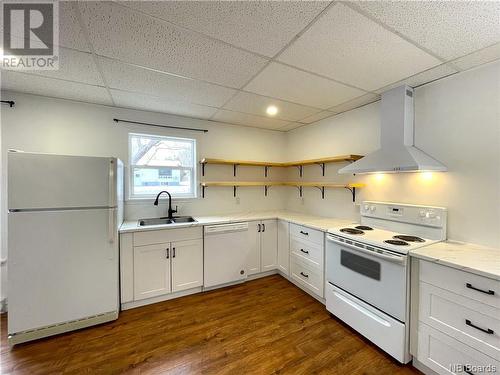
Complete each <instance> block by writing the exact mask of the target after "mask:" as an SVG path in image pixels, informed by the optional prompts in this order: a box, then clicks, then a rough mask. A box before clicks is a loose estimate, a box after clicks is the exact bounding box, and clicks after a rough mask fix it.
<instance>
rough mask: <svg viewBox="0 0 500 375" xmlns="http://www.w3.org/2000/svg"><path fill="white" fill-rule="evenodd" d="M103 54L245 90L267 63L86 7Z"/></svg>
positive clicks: (106, 6) (99, 6) (127, 13)
mask: <svg viewBox="0 0 500 375" xmlns="http://www.w3.org/2000/svg"><path fill="white" fill-rule="evenodd" d="M79 7H80V10H81V13H82V18H83V20H84V22H85V24H86V27H87V29H88V30H89V34H90V35H89V38H90V41H91V43H92V45H93V47H94V50H95V52H96V53H97V54H98V55H102V56H107V57H111V58H115V59H119V60H122V61H125V62H129V63H133V64H137V65H141V66H144V67H149V68H153V69H158V70H161V71H164V72H169V73H174V74H179V75H183V76H187V77H190V78H196V79H201V80H206V81H210V82H214V83H219V84H223V85H226V86H231V87H240V86H242V85H243V84H244V83H246V82H247V81H248V80H249V79H250V78H251V77H252V76H253V75H255V74H256V73H257V72H258V71H259V70H260V69H261V68H262V67H263V66H264V64H265V63H266V61H267V60H266V59H263V58H261V57H258V56H256V55H254V54H251V53H247V52H244V51H242V50H240V49H238V48H236V47H232V46H230V45H228V44H225V43H222V42H217V41H214V40H212V39H209V38H206V37H203V36H200V35H199V34H197V33H194V32H192V31H189V30H185V29H181V28H178V27H176V26H173V25H171V24H169V23H167V22H165V21H161V20H158V19H155V18H152V17H150V16H147V15H144V14H142V13H139V12H136V11H134V10H132V9H129V8H126V7H123V6H120V5H116V4H110V3H108V2H80V3H79Z"/></svg>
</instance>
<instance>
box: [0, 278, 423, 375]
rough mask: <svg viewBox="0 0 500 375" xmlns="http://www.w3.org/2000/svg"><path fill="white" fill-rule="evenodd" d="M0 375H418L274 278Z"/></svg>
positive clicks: (166, 306) (140, 317) (152, 311)
mask: <svg viewBox="0 0 500 375" xmlns="http://www.w3.org/2000/svg"><path fill="white" fill-rule="evenodd" d="M6 325H7V317H6V316H2V318H1V327H2V337H1V345H2V347H1V350H0V355H1V358H0V364H1V369H2V374H30V375H32V374H87V373H88V374H106V375H107V374H122V373H129V374H183V375H184V374H209V375H211V374H217V375H219V374H238V375H239V374H259V375H260V374H308V375H309V374H418V373H419V372H418V371H417V370H415V369H414V368H412V367H411V366H401V365H399V364H398V363H397V362H396V361H395V360H393V359H392V358H390V357H389V356H388V355H387V354H385V353H383V352H382V351H381V350H380V349H378V348H377V347H375V346H374V345H373V344H371V343H370V342H368V341H367V340H366V339H364V338H362V337H361V336H360V335H358V334H357V333H356V332H354V331H353V330H352V329H351V328H350V327H347V326H346V325H344V324H343V323H341V322H340V321H338V320H337V319H335V318H332V317H331V316H330V315H329V314H328V312H327V311H326V309H325V307H324V306H323V305H322V304H321V303H319V302H318V301H316V300H315V299H314V298H312V297H311V296H309V295H308V294H306V293H304V292H303V291H302V290H300V289H298V288H296V287H295V286H293V285H292V284H290V283H289V282H288V281H287V280H285V279H284V278H282V277H280V276H277V275H275V276H269V277H266V278H262V279H258V280H254V281H250V282H247V283H244V284H240V285H236V286H232V287H228V288H224V289H218V290H214V291H210V292H206V293H200V294H196V295H191V296H186V297H183V298H179V299H175V300H171V301H166V302H161V303H157V304H154V305H149V306H145V307H141V308H137V309H132V310H127V311H123V312H121V313H120V318H119V319H118V320H117V321H115V322H111V323H107V324H103V325H100V326H98V327H92V328H88V329H83V330H80V331H77V332H72V333H68V334H63V335H59V336H56V337H52V338H47V339H43V340H39V341H36V342H32V343H26V344H22V345H18V346H16V347H15V348H14V349H13V350H9V348H8V346H7V338H6Z"/></svg>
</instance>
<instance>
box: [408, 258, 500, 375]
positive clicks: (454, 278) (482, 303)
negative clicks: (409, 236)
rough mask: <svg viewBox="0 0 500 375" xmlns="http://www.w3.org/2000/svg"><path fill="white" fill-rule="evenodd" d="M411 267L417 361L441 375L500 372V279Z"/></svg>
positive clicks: (443, 268)
mask: <svg viewBox="0 0 500 375" xmlns="http://www.w3.org/2000/svg"><path fill="white" fill-rule="evenodd" d="M412 267H416V269H417V270H418V280H415V282H414V283H413V282H412V288H413V290H412V292H413V291H414V290H415V291H418V298H415V299H414V302H413V303H414V304H418V306H416V309H415V310H414V311H416V314H414V315H413V317H412V319H416V321H414V322H412V327H413V328H412V329H413V330H417V333H418V336H417V337H418V339H417V340H418V342H417V345H416V347H417V353H412V354H414V355H415V354H416V357H417V359H418V361H419V362H420V363H422V364H424V365H425V366H427V367H428V368H430V369H432V370H434V371H436V372H437V373H439V374H451V373H462V372H466V371H462V370H461V366H465V365H467V366H470V369H472V370H470V372H469V373H476V372H478V371H476V370H475V369H476V368H480V367H481V366H483V367H484V368H492V367H496V368H499V366H500V362H499V361H498V359H499V358H500V339H499V338H498V335H497V332H498V331H499V330H500V319H499V318H498V317H499V316H500V303H499V299H498V293H499V292H500V281H498V280H494V279H490V278H487V277H483V276H479V275H476V274H472V273H469V272H466V271H463V270H458V269H455V268H452V267H448V266H444V265H440V264H436V263H432V262H427V261H424V260H419V261H418V262H414V263H412ZM415 315H416V316H415ZM488 366H489V367H488Z"/></svg>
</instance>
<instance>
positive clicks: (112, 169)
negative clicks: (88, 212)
mask: <svg viewBox="0 0 500 375" xmlns="http://www.w3.org/2000/svg"><path fill="white" fill-rule="evenodd" d="M108 184H109V186H108V189H109V190H108V192H109V195H108V197H109V198H108V199H109V206H110V207H114V206H116V199H115V186H116V183H115V159H110V161H109V180H108Z"/></svg>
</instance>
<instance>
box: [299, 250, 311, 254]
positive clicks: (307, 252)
mask: <svg viewBox="0 0 500 375" xmlns="http://www.w3.org/2000/svg"><path fill="white" fill-rule="evenodd" d="M300 251H302V252H303V253H304V254H309V251H308V250H304V249H300Z"/></svg>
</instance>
